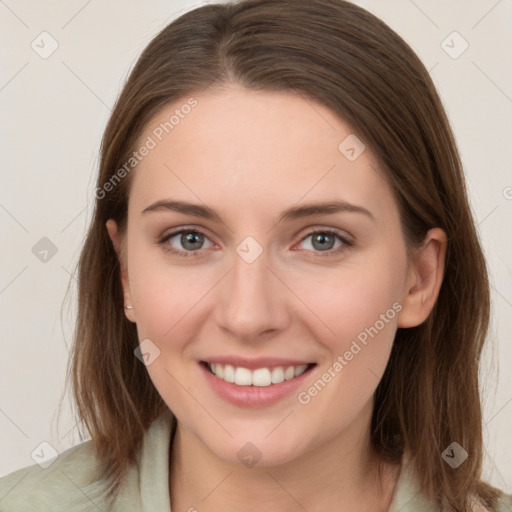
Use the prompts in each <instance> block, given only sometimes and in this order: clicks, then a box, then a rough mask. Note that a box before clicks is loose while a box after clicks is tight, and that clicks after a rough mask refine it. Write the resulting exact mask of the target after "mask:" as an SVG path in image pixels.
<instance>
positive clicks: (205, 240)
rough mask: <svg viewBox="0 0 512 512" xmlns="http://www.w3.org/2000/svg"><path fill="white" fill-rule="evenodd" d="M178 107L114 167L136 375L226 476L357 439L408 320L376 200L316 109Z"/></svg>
mask: <svg viewBox="0 0 512 512" xmlns="http://www.w3.org/2000/svg"><path fill="white" fill-rule="evenodd" d="M194 98H195V100H190V101H189V102H188V103H187V100H188V99H189V98H185V99H183V101H180V102H177V103H175V104H173V105H171V106H169V107H168V108H165V110H163V111H161V112H160V113H159V114H158V116H157V117H156V118H155V119H153V121H152V122H151V123H149V125H148V126H147V129H146V131H145V133H144V135H143V136H142V137H141V138H140V145H139V146H143V145H145V146H146V148H148V149H147V151H145V150H142V151H139V152H138V153H139V155H138V157H137V158H139V157H140V158H139V159H140V162H139V163H138V165H137V166H136V168H135V169H134V170H133V171H131V172H132V173H133V176H132V179H133V182H132V186H131V191H130V198H129V211H128V229H127V236H126V238H125V239H123V240H122V246H123V251H124V252H123V259H122V261H123V266H125V268H126V271H125V272H123V285H124V290H125V303H126V304H129V305H132V306H133V310H127V316H128V318H129V319H130V320H132V321H134V322H136V325H137V331H138V335H139V340H140V342H141V343H142V347H141V348H142V352H143V353H144V354H145V356H144V358H145V361H146V365H147V370H148V372H149V375H150V377H151V379H152V381H153V382H154V385H155V386H156V389H157V390H158V392H159V393H160V395H161V396H162V398H163V400H164V401H165V402H166V403H167V405H168V406H169V408H170V409H171V410H172V411H173V412H174V414H175V415H176V416H177V418H178V421H179V424H180V426H181V428H184V429H185V430H186V431H187V432H189V433H191V434H192V435H193V436H194V438H195V439H197V440H198V441H199V442H201V443H202V445H203V446H204V447H206V448H208V450H209V451H210V452H211V453H212V454H214V455H216V456H218V457H220V458H222V459H224V460H226V461H230V462H232V463H235V464H247V463H248V462H247V461H248V460H252V462H250V464H252V463H254V462H255V461H257V459H259V461H258V464H263V465H265V464H267V465H275V464H281V463H285V462H287V461H291V460H293V459H295V458H297V457H299V456H301V455H303V454H306V453H307V452H309V451H311V450H314V449H315V448H318V447H319V446H320V445H322V444H325V443H329V442H331V441H334V440H335V439H339V438H340V437H342V436H345V437H346V438H347V439H349V438H353V439H356V438H357V437H358V436H360V435H361V432H362V429H363V428H366V426H367V424H368V421H369V419H370V415H371V410H372V404H373V394H374V391H375V389H376V387H377V385H378V383H379V381H380V379H381V377H382V375H383V372H384V370H385V368H386V364H387V362H388V358H389V355H390V350H391V347H392V344H393V339H394V336H395V332H396V329H397V326H402V325H406V324H411V320H410V318H409V317H408V316H407V315H408V314H409V313H408V312H409V310H410V307H412V306H409V304H408V302H407V301H408V299H407V295H408V293H409V291H410V289H411V287H412V286H413V285H414V284H415V282H416V279H417V277H416V274H415V272H414V269H413V267H412V266H411V265H409V264H408V261H407V257H406V246H405V243H404V240H403V236H402V233H401V228H400V218H399V213H398V208H397V204H396V203H395V200H394V198H393V194H392V190H391V189H390V187H389V186H388V184H387V183H386V181H385V180H384V179H383V174H382V172H381V171H380V170H379V167H378V163H377V161H376V160H375V159H374V157H373V156H372V154H371V153H370V150H369V148H368V147H366V148H364V146H363V144H364V141H361V140H359V139H357V138H356V137H355V135H354V134H352V133H351V130H350V128H349V127H348V126H347V125H346V124H345V123H343V122H341V121H340V120H339V119H338V118H336V117H335V116H334V114H333V113H332V112H331V111H330V110H329V109H327V108H325V107H323V106H322V105H320V104H318V103H315V102H313V101H311V100H307V101H306V100H305V99H303V98H301V97H300V96H296V95H293V94H290V93H282V92H279V93H271V92H253V91H248V90H246V89H243V88H242V87H240V86H237V85H231V86H230V87H226V88H224V89H219V90H216V91H214V90H211V91H208V92H204V93H200V94H197V95H195V96H194ZM185 105H189V107H186V106H185ZM173 115H174V117H173V118H171V116H173ZM170 119H171V121H170ZM165 123H167V125H166V124H165ZM139 146H138V147H139ZM143 153H144V155H143ZM171 202H173V203H174V204H175V203H177V202H179V203H183V204H185V203H186V204H187V205H192V204H193V205H197V206H196V207H195V208H194V209H193V208H192V207H191V206H187V208H186V210H187V211H186V212H185V209H184V208H182V209H181V211H179V210H180V208H177V207H173V206H172V204H171ZM162 203H169V204H168V205H167V206H165V205H163V204H162ZM327 203H329V204H334V203H336V204H337V205H338V206H336V207H331V208H330V210H329V209H327V208H326V207H325V205H326V204H327ZM156 204H160V206H155V205H156ZM314 205H316V207H313V206H314ZM204 212H210V213H209V214H208V215H205V214H204ZM211 212H215V214H214V215H213V214H211ZM107 227H108V229H109V233H110V236H111V237H112V240H113V241H114V243H115V244H117V240H116V226H115V223H114V222H113V221H109V223H108V224H107ZM181 230H183V233H178V232H179V231H181ZM195 231H196V232H198V233H196V234H194V232H195ZM177 233H178V234H177ZM116 246H117V245H116ZM427 306H428V304H427ZM413 316H414V315H413ZM408 318H409V319H408ZM415 318H416V317H415ZM406 326H408V325H406ZM267 359H268V360H267ZM265 360H267V361H265ZM212 361H215V362H217V363H219V364H218V365H217V366H215V367H214V368H213V369H214V370H215V371H217V373H221V374H222V377H223V378H222V379H221V378H220V376H214V375H213V374H212V373H210V371H209V370H208V369H207V368H206V366H205V365H204V364H203V362H212ZM227 363H230V364H231V366H232V367H233V370H230V369H229V367H227V366H226V364H227ZM303 365H313V366H312V367H311V366H308V367H307V368H308V369H307V371H306V372H305V373H303V374H302V375H298V376H297V377H295V376H294V377H293V378H290V379H289V380H285V382H280V381H282V379H283V378H285V377H288V378H289V377H291V376H292V375H295V373H297V374H299V373H300V372H301V371H302V370H303V369H304V366H303ZM237 366H238V367H241V368H242V369H241V370H236V368H237ZM289 366H292V367H294V369H293V370H287V368H288V367H289ZM278 367H282V370H279V369H278ZM256 369H258V371H250V370H256ZM233 378H236V381H235V383H233V382H231V383H230V382H226V381H225V380H224V379H227V380H232V379H233ZM272 379H273V380H274V381H275V383H274V384H271V385H268V384H269V382H272ZM237 382H238V384H237ZM249 382H254V383H258V384H264V385H261V386H260V385H251V386H247V385H242V384H244V383H245V384H248V383H249ZM249 443H250V444H249ZM251 457H252V459H251Z"/></svg>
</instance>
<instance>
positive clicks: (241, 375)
mask: <svg viewBox="0 0 512 512" xmlns="http://www.w3.org/2000/svg"><path fill="white" fill-rule="evenodd" d="M235 384H236V385H238V386H250V385H251V384H252V372H251V370H248V369H247V368H237V369H236V370H235Z"/></svg>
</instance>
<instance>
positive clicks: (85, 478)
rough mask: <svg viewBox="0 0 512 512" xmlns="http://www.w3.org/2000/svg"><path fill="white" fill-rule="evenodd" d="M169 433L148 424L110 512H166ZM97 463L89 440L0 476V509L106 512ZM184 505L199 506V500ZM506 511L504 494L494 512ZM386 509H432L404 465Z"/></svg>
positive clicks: (165, 426) (511, 505)
mask: <svg viewBox="0 0 512 512" xmlns="http://www.w3.org/2000/svg"><path fill="white" fill-rule="evenodd" d="M170 433H171V425H170V423H169V421H168V420H167V419H166V417H165V416H161V417H160V418H158V419H157V420H156V421H155V422H154V423H153V424H152V425H151V426H150V428H149V429H148V431H147V432H146V434H145V436H144V440H143V444H142V450H141V457H140V459H139V462H138V464H135V465H133V466H132V467H131V469H130V471H129V474H128V477H127V480H126V482H125V484H124V486H123V487H122V490H121V491H120V493H119V495H118V498H117V501H116V502H115V505H114V507H113V508H112V509H111V511H112V512H131V511H134V512H135V511H141V512H170V510H171V505H170V499H169V457H168V456H169V443H170ZM98 467H99V466H98V463H97V459H96V457H95V455H94V452H93V445H92V441H90V440H89V441H86V442H84V443H81V444H79V445H77V446H74V447H72V448H70V449H68V450H66V451H65V452H63V453H61V454H60V455H58V456H57V458H56V459H54V462H53V463H52V464H51V465H50V466H48V467H47V468H46V469H43V468H42V467H40V466H39V465H37V464H35V465H33V466H29V467H26V468H23V469H20V470H18V471H15V472H14V473H10V474H9V475H6V476H5V477H3V478H1V479H0V512H82V511H83V512H85V511H87V512H93V511H94V512H99V511H102V512H107V510H108V509H107V508H106V506H105V504H104V503H102V502H101V501H100V498H99V496H100V494H99V493H100V491H101V489H102V482H101V480H99V469H98ZM190 506H191V509H192V510H193V508H196V509H197V510H198V511H200V510H201V504H200V503H195V504H194V503H191V504H190ZM482 510H483V509H482ZM511 511H512V497H511V496H509V497H508V498H507V500H506V501H504V502H503V503H502V504H501V505H500V507H499V508H497V509H496V512H511ZM389 512H435V508H434V507H433V506H432V504H429V503H427V502H426V501H425V499H424V498H423V497H422V496H421V494H420V493H419V492H418V488H417V486H416V484H415V482H414V480H413V478H412V477H411V474H410V473H409V471H408V469H407V465H406V464H404V465H403V469H402V472H401V474H400V478H399V480H398V482H397V484H396V488H395V493H394V496H393V501H392V503H391V507H390V509H389Z"/></svg>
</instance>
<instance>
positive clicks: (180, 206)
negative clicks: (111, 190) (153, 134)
mask: <svg viewBox="0 0 512 512" xmlns="http://www.w3.org/2000/svg"><path fill="white" fill-rule="evenodd" d="M166 210H168V211H174V212H179V213H183V214H186V215H192V216H194V217H201V218H204V219H208V220H212V221H217V222H221V223H223V220H222V217H221V216H220V215H219V213H218V212H217V211H216V210H214V209H213V208H210V207H209V206H206V205H201V204H195V203H188V202H186V201H176V200H169V199H162V200H160V201H156V202H155V203H153V204H151V205H150V206H148V207H147V208H145V209H144V210H142V212H141V214H145V213H150V212H155V211H166ZM339 212H351V213H362V214H363V215H366V216H367V217H369V218H370V219H372V220H374V221H375V217H374V216H373V214H372V213H371V212H370V211H369V210H367V209H366V208H363V207H362V206H358V205H355V204H352V203H348V202H346V201H329V202H324V203H310V204H305V205H303V206H292V207H290V208H288V209H286V210H284V211H283V212H282V213H281V215H280V216H279V218H278V219H277V222H282V221H291V220H296V219H301V218H304V217H310V216H313V215H332V214H333V213H339Z"/></svg>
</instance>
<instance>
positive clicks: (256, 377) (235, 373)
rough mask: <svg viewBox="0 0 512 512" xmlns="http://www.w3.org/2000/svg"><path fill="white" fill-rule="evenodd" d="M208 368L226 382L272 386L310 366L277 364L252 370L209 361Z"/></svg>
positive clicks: (296, 375)
mask: <svg viewBox="0 0 512 512" xmlns="http://www.w3.org/2000/svg"><path fill="white" fill-rule="evenodd" d="M208 368H210V370H211V371H212V373H213V374H214V375H216V376H217V377H218V378H219V379H222V380H224V381H226V382H230V383H234V384H236V385H237V386H251V385H253V386H259V387H264V386H271V385H272V384H280V383H281V382H284V381H285V380H290V379H293V378H294V377H298V376H299V375H302V374H303V373H304V372H305V371H306V370H307V368H308V365H307V364H302V365H299V366H288V367H286V368H285V367H283V366H276V367H275V368H273V369H272V370H271V369H270V368H258V369H257V370H254V371H251V370H249V369H247V368H243V367H238V368H235V367H233V366H231V365H230V364H226V365H222V364H220V363H208Z"/></svg>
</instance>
